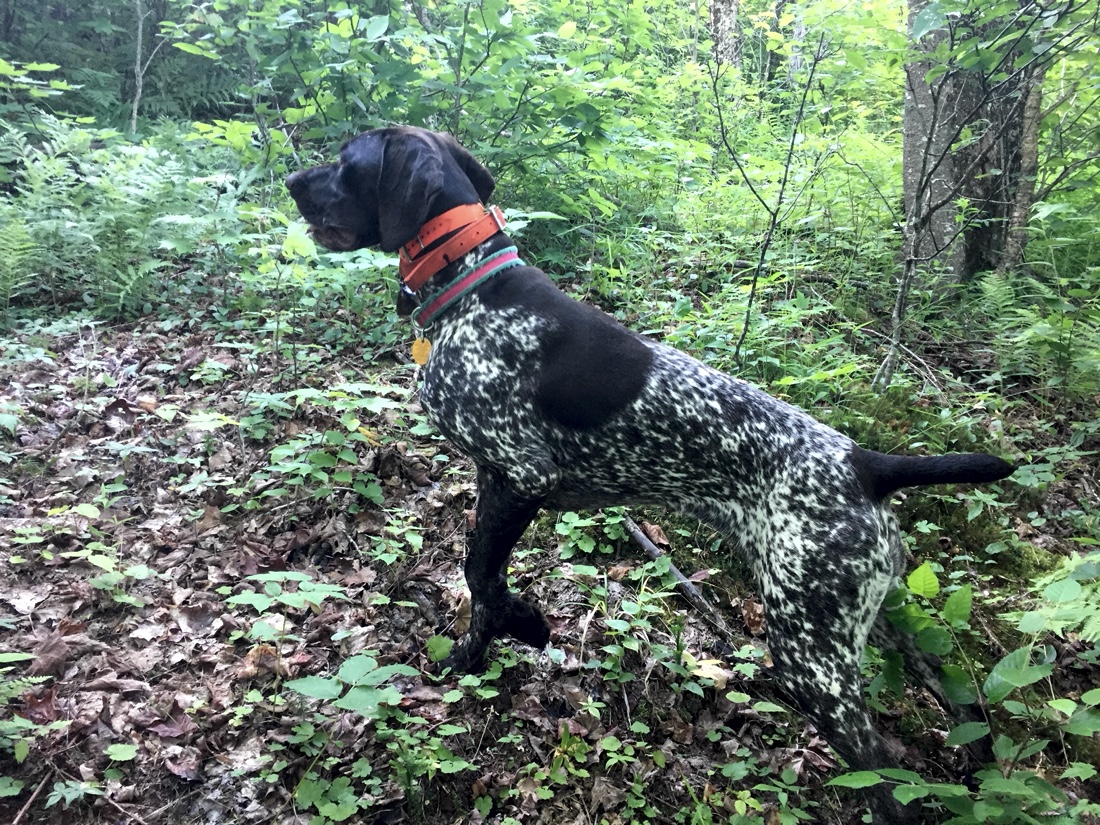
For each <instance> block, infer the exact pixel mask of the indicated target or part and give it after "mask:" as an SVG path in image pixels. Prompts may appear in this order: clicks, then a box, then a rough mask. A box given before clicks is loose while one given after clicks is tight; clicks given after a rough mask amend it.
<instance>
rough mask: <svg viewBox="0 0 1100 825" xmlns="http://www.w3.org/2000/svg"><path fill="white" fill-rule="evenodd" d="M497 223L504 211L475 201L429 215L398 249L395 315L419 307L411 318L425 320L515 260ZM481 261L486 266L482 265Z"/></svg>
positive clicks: (516, 260)
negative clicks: (413, 235)
mask: <svg viewBox="0 0 1100 825" xmlns="http://www.w3.org/2000/svg"><path fill="white" fill-rule="evenodd" d="M503 226H504V215H503V213H501V211H500V210H499V209H498V208H497V207H489V208H486V207H483V206H481V205H480V204H464V205H461V206H459V207H457V208H454V209H451V210H447V211H446V212H444V213H440V214H437V215H434V216H432V217H430V218H429V219H428V220H427V221H426V222H425V223H424V224H423V225H422V226H421V228H420V230H419V231H418V233H417V235H416V236H415V237H414V238H413V239H412V240H410V241H409V242H407V243H406V244H404V245H403V246H402V248H401V250H400V267H399V271H400V274H401V280H402V284H401V291H400V294H399V295H398V300H397V311H398V314H399V315H402V316H407V315H412V314H413V312H416V311H417V308H418V307H419V308H420V311H419V313H418V314H417V320H418V322H419V323H420V324H421V325H428V324H430V323H432V321H433V320H434V319H435V317H436V316H437V315H439V314H440V313H441V312H442V310H443V308H444V307H445V306H446V305H449V304H450V303H451V302H453V300H455V299H456V298H457V297H458V295H459V294H462V293H465V292H466V291H468V290H469V289H472V288H473V287H474V286H476V284H477V283H478V282H479V281H480V280H482V279H483V278H486V277H491V276H492V275H494V274H496V272H497V271H500V270H502V269H505V268H508V267H509V266H514V265H515V264H517V263H520V261H519V259H518V257H516V256H515V248H514V247H512V246H511V243H512V242H511V239H510V238H509V237H508V236H507V235H505V234H504V233H503V232H502V231H501V230H502V229H503ZM509 249H510V250H511V255H509V254H507V250H509ZM482 262H489V263H491V264H492V266H490V267H488V268H486V267H484V266H482V265H481V264H482ZM458 287H461V289H459V290H458V292H457V293H456V291H455V290H456V288H458ZM441 299H445V300H441Z"/></svg>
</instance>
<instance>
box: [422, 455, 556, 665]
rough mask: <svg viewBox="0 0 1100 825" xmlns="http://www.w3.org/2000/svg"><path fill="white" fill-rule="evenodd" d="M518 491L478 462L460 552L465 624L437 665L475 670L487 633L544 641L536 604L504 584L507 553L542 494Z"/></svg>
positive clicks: (546, 635) (535, 643)
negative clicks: (470, 517)
mask: <svg viewBox="0 0 1100 825" xmlns="http://www.w3.org/2000/svg"><path fill="white" fill-rule="evenodd" d="M545 498H546V497H545V495H543V496H538V497H535V498H532V497H530V496H525V495H523V494H522V493H521V492H520V491H519V490H518V489H517V488H516V486H515V485H514V484H513V483H512V482H511V481H509V479H508V478H507V477H506V476H505V475H504V474H503V473H501V472H499V471H497V470H494V469H491V468H488V467H483V466H479V467H478V473H477V522H476V524H475V527H474V531H473V533H472V534H471V536H470V539H469V550H468V552H467V555H466V584H467V585H468V586H469V588H470V608H471V617H470V628H469V630H467V631H466V635H464V636H463V637H462V639H461V640H459V641H458V642H457V643H456V644H455V647H454V650H453V651H452V652H451V655H450V656H449V657H448V658H447V659H445V660H444V661H443V666H444V667H447V666H450V667H453V668H454V669H455V670H459V671H464V672H475V671H477V670H479V669H480V668H481V667H482V665H483V663H484V659H485V653H486V651H487V650H488V648H489V644H490V643H491V642H492V641H493V639H495V638H498V637H500V636H512V637H513V638H515V639H518V640H519V641H521V642H524V643H526V644H529V645H531V646H532V647H539V648H541V647H545V646H546V644H547V643H548V642H549V641H550V626H549V625H548V624H547V623H546V619H545V618H544V617H543V615H542V613H540V612H539V610H538V608H536V607H534V606H533V605H531V604H529V603H528V602H525V601H524V600H523V599H521V598H520V597H519V596H517V595H516V594H515V593H512V592H510V591H509V590H508V579H507V574H506V570H507V566H508V557H509V556H510V555H511V554H512V548H513V547H515V544H516V542H517V541H519V539H520V536H522V535H523V531H524V530H525V529H527V525H528V524H530V523H531V521H532V520H533V519H534V517H535V515H536V514H537V513H538V511H539V506H540V505H541V503H542V502H543V501H544V500H545Z"/></svg>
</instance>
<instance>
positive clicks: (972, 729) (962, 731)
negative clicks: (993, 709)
mask: <svg viewBox="0 0 1100 825" xmlns="http://www.w3.org/2000/svg"><path fill="white" fill-rule="evenodd" d="M988 734H989V725H988V724H986V723H985V722H963V723H962V724H961V725H959V726H958V727H956V728H954V729H952V731H951V733H949V734H947V744H948V745H952V746H956V745H968V744H970V743H971V742H976V741H977V740H979V739H981V738H982V737H983V736H987V735H988Z"/></svg>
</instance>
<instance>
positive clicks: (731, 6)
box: [710, 0, 741, 69]
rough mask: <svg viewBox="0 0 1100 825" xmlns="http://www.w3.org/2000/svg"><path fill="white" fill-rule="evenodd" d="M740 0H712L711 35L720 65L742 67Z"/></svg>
mask: <svg viewBox="0 0 1100 825" xmlns="http://www.w3.org/2000/svg"><path fill="white" fill-rule="evenodd" d="M739 6H740V0H711V4H710V36H711V39H712V40H713V41H714V59H715V60H716V61H717V62H718V64H719V65H720V66H733V67H734V68H738V69H739V68H741V38H740V37H739V36H738V34H737V13H738V11H739V10H740V9H739Z"/></svg>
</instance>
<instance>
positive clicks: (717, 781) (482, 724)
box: [0, 307, 1096, 825]
mask: <svg viewBox="0 0 1100 825" xmlns="http://www.w3.org/2000/svg"><path fill="white" fill-rule="evenodd" d="M238 326H239V325H238ZM283 343H284V345H283V346H275V345H274V344H273V342H272V341H271V340H270V339H268V338H267V337H266V336H262V335H256V334H252V333H249V332H247V331H244V330H240V329H238V330H237V331H234V325H233V323H232V321H231V319H230V320H227V319H226V318H225V317H224V316H219V315H218V314H217V311H216V309H215V308H214V307H196V308H193V311H192V313H191V317H190V318H189V319H183V318H175V319H172V318H167V317H166V316H164V315H163V314H162V316H161V317H159V318H158V317H149V318H146V319H144V320H141V321H139V322H136V323H131V324H116V325H104V324H95V323H91V322H87V321H84V320H81V319H79V318H75V317H67V318H61V319H59V320H56V321H53V322H49V323H42V324H39V325H38V326H37V327H36V328H33V329H32V328H30V327H24V328H23V330H22V332H20V333H19V335H18V336H16V337H15V338H11V339H9V344H11V346H9V347H8V349H7V350H6V351H5V353H4V355H3V359H2V363H0V369H2V372H3V385H4V386H5V387H6V390H5V393H4V397H5V398H6V400H8V401H9V402H13V403H14V404H15V405H17V406H18V407H19V408H20V409H21V418H20V420H19V422H18V426H17V427H16V428H15V430H14V435H15V438H14V440H12V441H10V442H8V443H7V444H6V446H4V447H3V451H4V455H5V461H6V466H3V467H0V476H3V479H2V481H0V629H2V630H3V637H4V638H3V642H2V647H3V650H4V651H5V652H16V653H23V654H27V657H28V658H26V660H25V661H22V662H20V663H19V666H18V667H17V668H15V669H12V667H11V662H10V660H9V661H8V671H7V672H4V680H5V681H4V684H5V685H7V686H8V687H9V688H10V689H9V692H8V694H6V695H4V696H3V699H4V702H5V703H6V704H7V705H8V711H9V712H10V711H11V710H12V709H13V708H14V709H16V710H17V712H18V713H19V714H20V716H21V717H22V718H25V719H27V720H29V722H30V723H33V726H34V729H33V730H28V731H25V732H24V733H23V734H21V735H23V736H25V737H26V738H27V740H28V742H29V744H30V747H29V750H28V751H27V752H26V756H25V758H24V759H23V761H22V763H21V764H15V763H14V762H13V761H11V759H10V755H11V754H10V753H9V751H8V749H5V750H4V753H3V755H2V758H3V759H4V760H5V761H4V771H3V772H4V773H7V774H9V775H10V776H12V777H14V778H16V779H17V780H19V781H21V782H22V783H23V786H22V787H23V791H22V792H21V793H19V794H18V795H12V796H7V797H4V798H0V820H3V821H5V822H12V823H17V825H18V823H71V822H82V823H109V822H111V823H113V822H135V823H147V825H153V823H164V822H171V823H208V824H209V825H215V824H216V823H268V822H271V823H279V825H290V823H302V825H305V823H307V822H311V821H313V822H322V821H332V822H338V821H346V822H369V823H397V822H427V823H457V822H474V823H477V822H504V821H509V822H511V821H516V822H522V823H535V822H541V823H562V824H563V825H564V824H568V823H577V824H578V825H581V823H598V822H604V821H606V822H608V823H611V824H612V825H614V823H620V822H622V823H626V822H630V821H631V820H632V819H634V820H637V821H646V820H647V819H648V820H649V821H653V822H692V823H695V822H698V823H705V822H711V821H728V818H729V817H730V816H731V815H736V814H741V813H745V814H749V815H754V813H755V815H757V816H759V817H760V818H762V820H763V821H764V822H767V823H773V822H776V823H777V822H780V821H793V818H795V817H797V818H800V819H805V820H806V821H826V820H828V821H833V822H858V821H860V817H861V812H860V810H859V806H858V805H857V804H855V800H856V797H855V796H854V795H853V793H852V792H851V791H845V790H838V789H835V788H832V787H826V786H825V783H826V782H827V781H828V780H829V779H830V778H832V777H835V776H836V775H838V774H840V773H842V772H843V769H842V768H840V767H838V765H837V763H836V760H835V758H834V756H833V755H832V754H831V752H830V750H829V749H828V747H827V745H826V744H825V743H824V742H823V741H822V740H821V738H820V737H818V736H816V735H815V733H814V732H813V730H812V729H811V728H809V727H808V726H807V724H806V723H805V721H804V720H803V719H802V718H801V717H800V716H799V715H797V714H795V713H793V712H791V711H789V710H788V709H786V708H785V707H784V706H783V705H782V704H781V702H782V698H781V696H780V695H779V694H778V692H777V691H776V690H775V689H774V685H773V682H772V680H771V678H770V676H769V671H770V662H769V660H768V658H767V654H766V647H765V645H764V641H763V639H764V633H765V623H764V620H763V617H762V611H761V608H760V605H759V602H757V601H756V600H755V599H754V598H753V595H752V591H751V588H750V587H749V586H748V585H746V584H742V583H739V582H738V581H737V579H736V578H735V577H734V576H732V575H729V574H727V573H720V574H718V575H714V576H711V574H710V573H709V572H708V567H709V565H708V564H706V563H705V560H704V559H703V556H702V555H699V559H700V562H699V567H698V568H697V569H693V565H692V559H693V556H692V554H691V552H690V551H688V552H684V551H683V550H682V548H684V547H694V546H696V545H698V546H706V543H707V542H708V541H709V540H710V539H711V538H712V536H711V535H710V534H709V533H708V532H707V531H705V530H702V529H701V528H694V527H691V526H687V527H685V526H684V524H683V523H682V522H680V521H678V520H672V519H669V520H666V521H662V522H659V523H655V524H648V525H646V530H647V533H648V534H649V535H650V536H651V537H652V538H654V539H656V540H657V541H658V542H660V543H661V544H662V546H663V547H665V548H666V549H667V548H668V545H669V544H672V545H680V546H681V552H679V553H678V554H677V555H675V559H676V561H677V563H678V564H679V565H680V567H681V568H682V569H683V572H684V573H685V574H687V575H689V576H691V577H692V578H693V579H694V580H695V581H696V583H697V584H698V586H699V587H700V588H702V589H704V591H705V592H706V593H707V595H708V596H709V597H710V598H711V599H712V601H713V602H715V603H716V604H717V605H718V606H719V608H720V609H721V610H722V612H723V614H724V616H725V619H726V621H727V622H728V624H729V625H731V626H733V627H734V629H735V631H736V634H738V637H737V638H732V639H731V638H718V636H717V635H716V634H715V633H714V631H713V630H712V629H711V627H710V625H708V623H707V622H706V621H705V617H704V616H702V615H700V614H699V613H698V612H697V611H695V610H693V609H692V608H691V607H690V605H688V604H687V603H686V602H683V601H681V600H680V599H679V598H678V597H677V596H676V595H675V594H673V593H672V592H671V588H669V587H667V586H666V585H665V583H664V582H665V578H664V577H663V574H664V571H665V570H666V569H667V564H665V565H664V566H662V563H660V562H652V561H650V562H647V561H646V558H645V555H644V553H642V552H641V551H640V550H639V548H638V547H637V546H635V545H634V544H633V543H632V542H631V541H630V540H629V539H625V538H622V537H621V526H620V525H619V521H618V517H617V516H615V515H611V516H603V517H596V518H593V519H592V520H591V523H590V522H589V521H588V520H586V519H577V518H576V517H570V518H571V519H572V520H569V519H567V520H565V521H563V520H562V519H561V518H560V517H557V516H553V515H547V516H546V517H544V518H543V519H542V520H540V522H539V523H538V524H537V525H536V526H535V527H534V528H533V529H532V531H530V532H529V533H528V535H527V537H526V538H525V539H524V541H523V543H522V544H521V549H520V551H519V552H517V554H516V557H515V559H514V563H513V566H512V569H511V574H512V576H513V580H514V586H515V587H517V588H518V589H520V590H522V591H524V592H525V593H526V595H527V596H528V597H529V598H532V599H533V600H535V601H536V602H537V603H539V604H540V605H542V607H543V609H544V610H545V612H546V614H547V616H548V618H549V620H550V622H551V625H552V629H553V643H552V645H551V647H550V648H549V649H548V651H544V652H537V651H533V650H531V649H528V648H524V647H522V646H519V645H516V646H514V647H513V646H509V645H507V644H503V645H501V646H498V647H496V648H495V649H494V654H495V656H496V659H495V663H494V664H493V665H491V666H490V668H489V670H488V671H487V672H486V673H484V674H482V675H481V676H480V677H466V678H463V679H461V680H460V679H458V678H457V677H455V676H450V675H448V676H446V677H443V678H440V677H439V676H438V675H436V674H437V671H438V665H436V664H434V661H433V660H435V659H438V658H439V657H440V655H441V650H444V649H445V645H446V642H445V641H443V639H445V638H451V637H454V636H455V635H457V634H458V633H460V632H461V631H462V629H463V624H464V621H465V620H466V618H465V617H466V616H467V615H468V607H467V603H466V602H465V597H464V591H463V579H462V573H461V560H462V556H463V552H464V536H465V531H466V528H467V526H468V524H469V522H470V519H471V515H472V508H473V506H474V496H475V485H474V479H473V474H472V471H471V467H470V465H469V464H468V463H467V462H466V461H465V460H464V459H463V458H461V457H460V456H458V455H457V454H454V453H451V452H450V451H449V449H448V447H447V445H446V444H445V443H444V442H442V441H440V440H438V439H437V438H436V437H435V436H433V435H432V433H431V431H430V428H428V427H427V426H426V424H425V422H424V417H423V413H422V411H421V410H420V409H419V407H418V405H417V402H416V393H415V385H416V380H417V369H416V367H415V366H413V365H412V364H408V363H398V361H401V360H403V359H401V358H400V357H398V358H397V359H396V360H395V359H394V358H393V357H382V358H377V359H370V358H367V357H364V356H363V355H362V354H360V353H356V352H354V351H352V350H349V349H343V350H339V351H335V350H328V349H326V348H325V347H323V346H319V345H311V346H304V345H303V346H301V347H298V348H295V349H294V350H293V351H291V350H290V348H289V347H288V346H286V345H285V342H283ZM301 387H310V388H313V389H312V390H311V391H305V392H299V393H297V394H294V393H293V392H292V391H293V390H296V389H297V388H301ZM273 450H274V452H273ZM319 490H320V491H321V492H320V494H317V491H319ZM1094 503H1095V502H1094ZM635 517H636V518H638V520H639V521H642V520H643V517H642V516H641V515H638V514H635ZM647 517H648V518H649V519H650V520H651V521H654V522H658V519H659V518H663V517H661V516H658V515H654V514H647ZM666 533H667V534H668V535H670V536H672V537H673V538H672V542H668V540H667V539H665V538H664V536H665V534H666ZM1034 538H1035V540H1036V541H1037V542H1038V543H1040V544H1041V543H1042V542H1043V537H1042V536H1040V535H1038V534H1037V533H1036V534H1035V536H1034ZM585 550H591V552H588V553H585V552H584V551H585ZM601 551H603V552H601ZM256 574H261V575H263V576H264V577H263V578H261V579H250V578H249V577H250V576H253V575H256ZM297 574H307V575H308V579H306V577H305V576H298V575H297ZM464 611H466V612H464ZM349 659H353V660H354V662H355V663H356V666H357V667H358V668H359V672H358V673H357V674H352V673H350V672H349V671H348V670H347V669H345V670H344V671H340V670H339V669H340V668H341V663H343V662H346V661H347V660H349ZM0 672H3V671H0ZM338 672H339V673H340V674H341V676H340V679H341V680H340V681H337V680H334V679H333V674H336V673H338ZM1095 676H1096V674H1095V673H1094V674H1092V675H1091V677H1095ZM32 677H33V678H32ZM306 677H315V678H314V679H312V680H310V679H308V678H306ZM1091 677H1090V676H1089V675H1088V674H1082V675H1081V678H1082V680H1083V681H1087V679H1088V678H1091ZM303 679H305V681H301V680H303ZM295 680H299V681H297V683H295ZM288 684H289V685H295V684H297V687H296V688H295V687H288ZM12 686H17V687H18V690H17V691H16V690H15V689H14V688H13V687H12ZM329 691H331V693H330V692H329ZM322 695H324V696H325V697H326V698H328V699H335V698H336V696H338V695H344V700H343V701H342V702H341V705H342V706H334V705H332V704H326V703H324V702H322V701H321V700H320V699H318V698H308V697H310V696H313V697H316V696H322ZM2 709H3V708H2V707H0V710H2ZM885 710H886V712H883V713H879V714H878V716H877V723H878V725H879V728H880V730H882V731H883V733H884V734H886V735H887V736H888V737H890V738H891V740H892V741H895V742H898V743H899V744H900V745H901V747H902V748H903V751H904V753H905V761H906V765H907V766H908V767H910V768H912V769H914V770H917V771H920V772H921V773H922V774H924V775H925V776H926V777H928V778H939V779H943V780H945V781H960V779H961V778H963V777H965V775H966V771H967V770H968V766H967V764H966V761H965V759H964V757H963V756H962V754H961V753H960V750H959V749H951V748H946V747H944V738H945V735H946V730H947V728H948V723H947V721H946V720H945V719H943V718H942V717H941V716H940V715H939V713H938V712H937V710H936V708H935V707H934V706H933V705H932V704H931V702H930V700H928V697H926V696H922V695H919V694H912V693H910V694H908V695H907V696H906V697H904V700H903V701H901V702H893V703H891V704H889V705H888V706H887V707H886V709H885ZM5 718H6V717H5ZM59 723H64V724H59ZM16 753H19V751H18V749H16ZM318 815H323V816H325V817H326V819H325V820H320V819H314V817H317V816H318ZM509 817H510V818H511V819H508V818H509ZM708 817H709V818H708Z"/></svg>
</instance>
